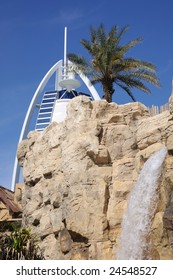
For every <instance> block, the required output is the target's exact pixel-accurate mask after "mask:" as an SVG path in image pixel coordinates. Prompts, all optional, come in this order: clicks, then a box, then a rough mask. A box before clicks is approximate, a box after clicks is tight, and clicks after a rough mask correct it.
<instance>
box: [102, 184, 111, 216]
mask: <svg viewBox="0 0 173 280" xmlns="http://www.w3.org/2000/svg"><path fill="white" fill-rule="evenodd" d="M109 199H110V192H109V185H108V184H107V185H106V189H105V201H104V207H103V214H106V213H107V211H108V205H109Z"/></svg>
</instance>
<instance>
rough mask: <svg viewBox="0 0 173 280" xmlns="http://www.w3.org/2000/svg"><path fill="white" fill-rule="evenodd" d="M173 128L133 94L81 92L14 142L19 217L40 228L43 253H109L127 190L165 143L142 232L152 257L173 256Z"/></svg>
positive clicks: (48, 256)
mask: <svg viewBox="0 0 173 280" xmlns="http://www.w3.org/2000/svg"><path fill="white" fill-rule="evenodd" d="M172 133H173V123H172V119H171V117H170V113H169V112H164V113H162V114H160V115H157V116H154V117H150V115H149V112H148V110H147V108H146V107H145V106H144V105H143V104H141V103H139V102H135V103H129V104H125V105H120V106H118V105H117V104H115V103H110V104H109V103H107V102H106V101H105V100H102V101H93V102H91V101H90V100H89V99H88V98H87V97H77V98H74V99H73V100H71V102H70V103H69V105H68V112H67V118H66V119H65V120H64V122H62V123H60V124H58V123H56V122H54V123H52V124H51V125H50V126H49V127H47V128H46V129H45V130H44V131H42V132H31V133H29V135H28V140H25V141H24V142H22V143H21V144H20V145H19V150H18V158H19V161H20V164H21V165H22V166H23V175H24V181H25V190H24V194H23V205H24V207H23V224H24V225H26V226H27V227H32V230H33V232H34V233H35V234H37V235H39V236H40V247H41V249H42V250H43V253H44V256H45V258H46V259H66V260H67V259H115V258H116V254H115V252H116V248H117V244H118V240H119V236H120V233H121V222H122V218H123V215H124V212H125V210H126V207H127V205H128V197H129V195H130V192H131V190H132V189H133V186H134V184H135V182H136V180H137V178H138V175H139V173H140V171H141V169H142V167H143V164H144V162H145V161H146V160H147V159H148V158H149V157H150V156H151V155H152V154H153V153H154V152H156V151H158V150H159V149H160V148H161V147H162V146H163V145H167V146H168V155H167V157H166V160H165V162H164V165H163V172H162V174H161V177H160V178H159V185H158V197H159V199H158V201H157V207H156V208H157V209H156V212H155V216H154V217H153V225H152V229H151V233H150V236H149V237H148V238H149V239H150V240H151V243H152V249H151V251H152V252H151V255H152V258H153V259H173V253H172V250H173V245H172V244H173V242H172V240H173V229H172V220H173V216H172V215H173V213H172V207H173V206H172V203H173V201H172V191H173V190H172V189H173V187H172V186H173V175H172V174H173V172H172V169H173V157H172V154H171V153H172V152H171V150H172ZM144 199H145V198H144ZM139 207H140V203H139ZM171 246H172V247H171Z"/></svg>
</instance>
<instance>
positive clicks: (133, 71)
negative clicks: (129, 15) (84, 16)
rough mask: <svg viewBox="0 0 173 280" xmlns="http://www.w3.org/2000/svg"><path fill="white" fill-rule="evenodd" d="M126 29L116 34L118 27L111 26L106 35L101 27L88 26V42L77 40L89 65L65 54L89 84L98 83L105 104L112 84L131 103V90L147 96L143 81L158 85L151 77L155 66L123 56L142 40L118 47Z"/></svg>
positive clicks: (153, 77)
mask: <svg viewBox="0 0 173 280" xmlns="http://www.w3.org/2000/svg"><path fill="white" fill-rule="evenodd" d="M127 29H128V26H126V27H124V28H122V29H121V30H120V31H119V30H118V27H117V26H114V27H113V28H112V29H111V30H110V32H108V34H106V32H105V29H104V26H103V25H102V24H101V25H100V26H99V27H98V28H97V29H95V28H93V27H91V29H90V37H91V39H90V41H88V40H85V39H82V40H81V44H82V45H83V46H84V48H85V49H86V50H87V51H88V52H89V54H90V55H91V57H92V60H91V62H89V61H87V60H86V59H85V58H84V57H83V56H81V55H77V54H74V53H69V54H68V59H69V60H70V61H71V62H73V63H74V64H75V65H76V66H77V67H78V69H79V70H81V71H82V72H83V73H85V74H87V75H88V76H89V77H90V81H91V83H92V84H95V83H101V85H102V88H103V92H104V98H105V99H106V100H107V101H108V102H112V96H113V93H114V92H115V88H114V84H116V85H118V86H119V87H120V88H122V89H123V90H125V92H126V93H127V94H128V95H129V96H130V97H131V98H132V100H133V101H136V100H135V97H134V96H133V94H132V91H131V90H132V89H133V88H138V89H139V90H142V91H144V92H146V93H150V89H149V88H148V87H147V86H146V84H144V82H148V83H150V84H153V85H155V86H160V83H159V80H158V78H157V76H156V74H155V72H156V67H155V66H154V65H153V64H152V63H149V62H146V61H142V60H139V59H135V58H131V57H126V56H125V55H126V53H127V51H128V50H129V49H131V48H132V47H134V46H135V45H137V44H138V43H139V42H141V40H142V39H141V38H137V39H135V40H132V41H130V42H128V43H127V44H124V45H122V44H120V41H121V39H122V37H123V35H124V34H125V33H126V31H127Z"/></svg>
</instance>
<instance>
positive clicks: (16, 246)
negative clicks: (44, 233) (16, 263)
mask: <svg viewBox="0 0 173 280" xmlns="http://www.w3.org/2000/svg"><path fill="white" fill-rule="evenodd" d="M36 244H37V242H36V239H35V238H34V236H33V235H32V234H31V230H30V229H25V228H15V229H13V230H12V231H11V232H10V233H6V234H5V235H4V236H3V237H2V238H1V239H0V259H1V260H40V259H43V256H42V254H41V253H40V250H39V248H38V246H37V245H36Z"/></svg>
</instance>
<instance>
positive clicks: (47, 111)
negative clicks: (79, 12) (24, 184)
mask: <svg viewBox="0 0 173 280" xmlns="http://www.w3.org/2000/svg"><path fill="white" fill-rule="evenodd" d="M52 77H53V78H54V88H53V89H52V90H51V91H46V90H45V88H46V85H47V83H48V82H49V80H50V79H51V78H52ZM77 78H78V79H77ZM82 82H83V83H84V84H85V85H86V87H87V89H88V92H87V93H82V92H80V91H79V89H80V87H81V85H82ZM79 95H87V96H88V97H89V98H90V99H92V100H100V96H99V94H98V92H97V91H96V89H95V87H94V86H93V85H92V84H91V82H90V80H89V79H88V78H87V76H85V75H84V74H83V73H82V72H81V71H79V70H78V69H77V68H76V67H75V65H74V64H73V63H72V62H70V61H69V60H67V27H65V29H64V59H63V60H62V59H61V60H59V61H58V62H56V63H55V64H54V65H53V66H52V67H51V68H50V70H49V71H48V72H47V73H46V75H45V76H44V78H43V79H42V81H41V82H40V84H39V86H38V87H37V89H36V91H35V93H34V95H33V98H32V100H31V102H30V105H29V108H28V110H27V113H26V116H25V119H24V122H23V126H22V130H21V133H20V137H19V143H20V142H21V141H22V140H23V139H25V138H26V137H27V134H28V133H29V125H30V122H31V118H32V116H33V114H34V113H35V110H37V111H38V113H37V117H36V121H35V130H38V131H42V130H43V129H44V128H46V127H47V126H48V125H49V124H50V123H51V122H62V121H63V120H64V119H65V117H66V108H67V104H68V103H69V101H70V100H71V99H72V98H74V97H76V96H79ZM40 98H41V102H40V104H38V102H39V100H40ZM19 178H20V166H19V164H18V160H17V156H16V158H15V163H14V168H13V177H12V186H11V190H12V191H14V189H15V186H16V184H17V183H19Z"/></svg>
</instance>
